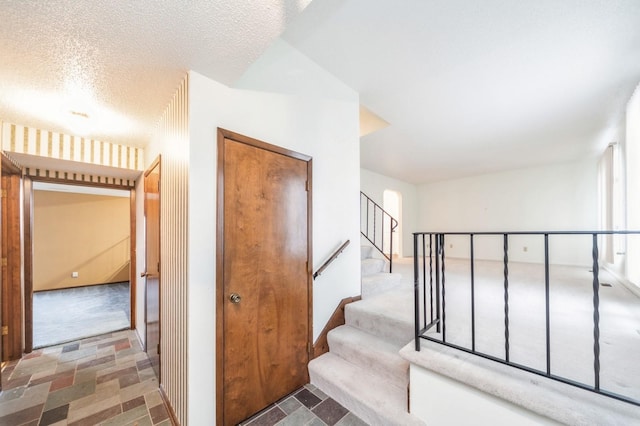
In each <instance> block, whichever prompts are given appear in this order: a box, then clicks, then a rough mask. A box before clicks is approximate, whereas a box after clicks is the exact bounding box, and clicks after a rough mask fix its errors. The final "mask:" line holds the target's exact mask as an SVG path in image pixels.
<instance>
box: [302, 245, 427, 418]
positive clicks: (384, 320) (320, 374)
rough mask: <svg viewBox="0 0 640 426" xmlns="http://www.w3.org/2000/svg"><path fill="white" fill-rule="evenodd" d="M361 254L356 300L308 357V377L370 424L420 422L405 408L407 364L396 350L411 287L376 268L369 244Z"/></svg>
mask: <svg viewBox="0 0 640 426" xmlns="http://www.w3.org/2000/svg"><path fill="white" fill-rule="evenodd" d="M361 260H362V272H363V273H362V300H360V301H358V302H354V303H350V304H348V305H347V306H346V307H345V321H346V324H345V325H343V326H340V327H337V328H335V329H333V330H332V331H331V332H329V334H328V336H327V338H328V341H329V352H328V353H326V354H324V355H322V356H320V357H318V358H316V359H314V360H313V361H311V362H310V363H309V374H310V377H311V383H313V384H314V385H316V386H317V387H318V388H320V389H321V390H322V391H323V392H325V393H326V394H327V395H329V396H331V397H332V398H333V399H335V400H336V401H338V402H339V403H340V404H342V405H343V406H344V407H346V408H347V409H348V410H350V411H352V412H353V413H354V414H356V415H357V416H358V417H360V418H361V419H363V420H364V421H366V422H367V423H369V424H371V425H421V424H423V423H422V422H421V421H420V420H418V419H417V418H415V417H414V416H412V415H411V414H409V413H408V410H407V407H408V386H409V364H408V363H407V361H405V360H404V359H403V358H401V357H400V355H398V352H399V350H400V349H401V348H402V347H403V346H405V345H406V344H407V343H409V342H410V341H411V340H412V339H413V293H412V289H411V288H410V287H409V286H407V285H406V284H404V285H403V284H402V283H401V276H400V275H399V274H389V273H385V272H382V271H383V269H385V268H387V264H386V261H385V260H383V259H376V258H373V257H372V251H371V247H370V246H363V248H362V259H361ZM373 265H378V266H377V267H374V266H373Z"/></svg>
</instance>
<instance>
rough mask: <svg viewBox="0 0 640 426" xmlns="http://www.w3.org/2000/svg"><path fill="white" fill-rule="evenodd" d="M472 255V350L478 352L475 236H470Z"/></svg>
mask: <svg viewBox="0 0 640 426" xmlns="http://www.w3.org/2000/svg"><path fill="white" fill-rule="evenodd" d="M469 243H470V251H471V253H470V255H471V350H472V351H474V352H475V350H476V301H475V271H474V261H473V258H474V252H473V234H469Z"/></svg>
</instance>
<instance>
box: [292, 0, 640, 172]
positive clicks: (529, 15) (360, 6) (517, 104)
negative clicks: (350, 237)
mask: <svg viewBox="0 0 640 426" xmlns="http://www.w3.org/2000/svg"><path fill="white" fill-rule="evenodd" d="M283 38H284V39H285V40H286V41H288V42H289V43H290V44H291V45H293V46H294V47H296V48H297V49H298V50H300V51H301V52H302V53H304V54H305V55H307V56H308V57H310V58H311V59H312V60H314V61H315V62H317V63H318V64H319V65H320V66H322V67H323V68H325V69H326V70H327V71H329V72H331V73H332V74H334V75H335V76H337V77H338V78H339V79H341V80H342V81H343V82H345V83H346V84H347V85H349V86H351V87H352V88H353V89H355V90H356V91H358V92H359V93H360V101H361V103H362V104H364V105H365V106H366V107H367V108H369V109H370V110H372V111H373V112H374V113H376V114H377V115H379V116H380V117H382V118H383V119H384V120H386V121H388V122H389V123H390V126H388V127H386V128H385V129H383V130H381V131H379V132H376V133H373V134H371V135H368V136H365V137H363V138H362V140H361V165H362V167H364V168H367V169H370V170H373V171H376V172H379V173H382V174H385V175H388V176H393V177H397V178H400V179H402V180H405V181H408V182H413V183H420V182H425V181H433V180H442V179H448V178H454V177H460V176H468V175H475V174H481V173H488V172H491V171H496V170H505V169H515V168H520V167H527V166H533V165H538V164H543V163H549V162H561V161H568V160H574V159H578V158H582V157H585V156H588V155H595V154H596V153H597V152H599V151H600V150H603V149H604V147H605V146H606V145H607V144H608V143H609V142H611V141H612V140H611V138H615V135H614V133H615V132H614V131H613V129H612V127H614V126H615V125H616V124H618V123H619V121H620V119H621V117H622V114H623V111H624V106H625V104H626V102H627V100H628V99H629V98H630V96H631V93H632V91H633V89H634V87H635V86H636V85H637V84H638V82H639V81H640V1H638V0H482V1H471V0H403V1H401V2H396V1H391V0H388V1H370V0H348V1H340V0H316V1H314V2H313V3H311V4H310V5H309V7H308V8H307V10H305V12H304V13H303V14H302V15H301V16H300V17H299V19H297V20H296V21H294V22H293V23H292V24H291V25H290V26H289V27H288V28H287V31H286V32H285V34H284V35H283Z"/></svg>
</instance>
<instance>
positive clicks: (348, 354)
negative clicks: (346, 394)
mask: <svg viewBox="0 0 640 426" xmlns="http://www.w3.org/2000/svg"><path fill="white" fill-rule="evenodd" d="M328 340H329V350H330V351H331V353H333V354H335V355H338V356H339V357H341V358H343V359H345V360H347V361H349V362H351V363H353V364H356V365H359V366H361V367H364V368H366V369H367V370H369V371H371V372H373V373H375V374H377V375H379V376H380V377H383V378H385V379H386V380H388V381H389V382H390V383H392V384H393V385H395V386H398V387H399V388H406V387H408V385H409V363H408V362H407V361H405V360H404V359H403V358H402V357H400V355H398V354H397V353H393V354H390V353H383V352H381V351H379V350H376V349H377V348H372V347H369V346H367V345H366V343H363V342H358V341H352V340H348V339H345V338H343V336H342V335H340V334H338V333H329V335H328Z"/></svg>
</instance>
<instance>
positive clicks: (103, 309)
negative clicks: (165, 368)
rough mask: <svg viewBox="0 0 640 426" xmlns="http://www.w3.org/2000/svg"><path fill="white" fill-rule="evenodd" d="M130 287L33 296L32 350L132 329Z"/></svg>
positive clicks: (100, 287)
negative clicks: (130, 327)
mask: <svg viewBox="0 0 640 426" xmlns="http://www.w3.org/2000/svg"><path fill="white" fill-rule="evenodd" d="M129 312H130V303H129V283H128V282H125V283H116V284H102V285H95V286H86V287H77V288H68V289H61V290H50V291H41V292H36V293H34V294H33V346H34V348H41V347H45V346H51V345H57V344H60V343H64V342H70V341H73V340H78V339H82V338H85V337H91V336H97V335H100V334H104V333H109V332H112V331H116V330H123V329H126V328H129V318H130V314H129Z"/></svg>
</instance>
